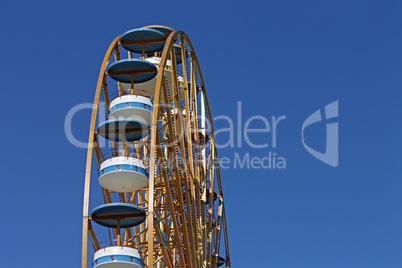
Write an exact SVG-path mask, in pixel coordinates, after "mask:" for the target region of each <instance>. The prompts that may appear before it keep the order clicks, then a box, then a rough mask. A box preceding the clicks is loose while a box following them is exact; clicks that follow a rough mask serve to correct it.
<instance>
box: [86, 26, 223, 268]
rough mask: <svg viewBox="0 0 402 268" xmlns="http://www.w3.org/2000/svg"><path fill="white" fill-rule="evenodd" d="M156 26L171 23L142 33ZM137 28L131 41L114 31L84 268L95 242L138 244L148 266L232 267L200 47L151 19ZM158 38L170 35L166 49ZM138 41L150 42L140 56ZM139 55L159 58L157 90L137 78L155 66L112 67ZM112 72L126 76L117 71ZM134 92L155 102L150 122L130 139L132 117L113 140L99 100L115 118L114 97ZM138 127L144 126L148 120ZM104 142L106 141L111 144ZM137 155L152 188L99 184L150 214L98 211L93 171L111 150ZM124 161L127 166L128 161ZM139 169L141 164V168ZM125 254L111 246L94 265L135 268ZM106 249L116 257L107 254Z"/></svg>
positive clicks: (98, 96) (93, 146)
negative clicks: (151, 23)
mask: <svg viewBox="0 0 402 268" xmlns="http://www.w3.org/2000/svg"><path fill="white" fill-rule="evenodd" d="M152 31H153V32H155V31H159V32H162V33H163V34H164V36H165V38H161V39H154V40H150V38H148V37H147V36H146V37H143V38H142V37H141V36H142V35H146V34H147V33H149V35H151V34H154V33H153V32H152ZM133 33H134V34H135V36H140V38H137V39H135V38H131V39H130V38H128V39H129V40H128V41H127V40H126V41H124V40H123V39H122V36H119V37H117V38H115V39H114V40H113V42H112V43H111V44H110V46H109V48H108V50H107V52H106V54H105V57H104V59H103V62H102V65H101V68H100V73H99V78H98V82H97V87H96V92H95V99H94V103H93V110H92V116H91V121H90V126H89V143H88V151H87V160H86V161H87V162H86V172H85V187H84V204H83V234H82V267H83V268H84V267H87V266H88V253H89V252H91V251H92V249H91V246H88V245H92V247H93V250H94V252H104V250H105V248H108V247H120V248H122V249H126V248H133V249H136V250H138V255H139V257H138V258H139V259H140V261H138V263H139V264H137V265H139V266H132V267H141V262H142V267H171V268H172V267H183V268H184V267H194V268H195V267H218V266H223V265H225V267H230V254H229V244H228V234H227V223H226V217H225V208H224V195H223V189H222V183H221V177H220V172H219V165H218V155H217V150H216V147H215V138H214V130H213V126H212V117H211V113H210V109H209V105H208V99H207V95H206V91H205V85H204V81H203V78H202V74H201V69H200V66H199V63H198V60H197V56H196V54H195V51H194V48H193V46H192V44H191V42H190V40H189V38H188V37H187V36H186V34H185V33H184V32H182V31H175V30H173V29H171V28H169V27H166V26H156V25H154V26H147V27H143V28H140V29H136V30H135V31H133ZM134 34H133V36H134ZM141 34H142V35H141ZM158 34H159V33H158ZM124 36H125V35H123V38H124ZM130 36H131V35H130ZM130 36H129V37H130ZM157 43H159V44H162V48H160V49H159V50H158V49H156V51H153V50H152V49H150V47H152V45H155V44H157ZM133 46H140V47H141V48H142V51H140V53H137V54H138V55H136V53H135V52H133V51H130V48H132V47H133ZM127 47H128V49H126V48H127ZM154 50H155V49H154ZM137 58H138V59H139V60H138V61H148V62H152V63H154V64H155V66H156V67H157V72H156V74H155V78H154V79H153V83H154V84H152V85H151V86H152V87H153V90H152V91H151V92H150V91H149V90H148V91H146V92H145V91H141V90H142V89H141V87H142V86H143V85H145V83H136V79H137V78H138V77H140V75H143V76H144V75H146V74H147V73H149V72H151V71H149V70H148V71H147V70H145V69H143V68H142V69H141V68H139V69H138V70H137V69H134V68H132V69H124V68H123V69H119V70H117V71H115V72H114V73H113V74H112V70H111V67H110V66H111V64H113V63H118V64H120V63H122V62H124V61H125V62H129V63H130V64H131V63H132V62H134V59H137ZM109 63H111V64H109ZM141 64H142V62H141ZM113 76H114V77H115V78H116V77H117V81H115V80H113V79H112V78H111V77H113ZM123 76H127V77H131V81H130V82H131V83H124V82H121V81H119V79H120V80H121V77H123ZM146 83H148V82H146ZM143 87H145V86H143ZM126 95H131V96H145V95H146V97H147V98H150V100H151V102H152V108H153V110H152V113H151V123H150V124H149V128H148V129H147V130H146V131H144V133H142V135H143V136H142V137H140V138H132V139H131V140H130V139H129V138H127V137H128V134H127V133H126V132H128V131H130V130H129V128H128V127H127V125H125V126H123V127H122V128H117V129H118V131H120V132H123V136H124V135H125V136H124V138H123V139H122V140H118V139H115V140H113V139H110V137H111V135H112V134H111V130H110V127H109V128H108V129H106V131H108V133H107V135H106V139H105V138H104V137H103V136H105V135H103V136H102V135H101V133H100V132H102V129H101V128H99V126H97V121H99V118H98V117H99V109H100V108H101V107H102V106H104V108H105V111H106V112H105V118H106V120H109V121H110V118H109V116H110V109H111V105H110V103H111V102H110V101H111V100H112V99H113V97H116V98H121V97H123V96H126ZM133 98H134V97H133ZM127 107H129V104H128V103H127ZM144 107H145V105H144ZM112 108H113V109H114V107H112ZM116 120H117V119H116ZM114 122H115V121H114ZM133 131H137V132H138V131H140V132H141V129H140V130H138V128H135V130H133ZM137 132H132V133H131V134H132V135H134V134H133V133H137ZM126 134H127V135H126ZM107 138H109V139H110V140H108V139H107ZM105 141H106V145H102V144H103V143H105ZM132 156H135V158H136V159H139V160H140V161H142V164H143V167H144V169H145V170H146V175H147V178H148V183H147V185H146V186H145V187H143V188H141V189H138V190H135V191H128V192H125V191H113V190H110V189H106V188H103V187H102V186H100V187H99V188H97V189H92V191H101V192H102V197H103V204H104V205H108V204H117V205H121V204H127V205H135V206H136V207H138V208H139V209H138V211H140V210H141V211H142V210H143V211H144V212H145V214H144V215H143V216H141V215H142V214H141V215H140V216H138V215H137V216H135V215H131V216H130V215H126V214H127V213H126V214H125V215H123V214H122V213H120V214H119V217H121V218H119V220H118V221H116V219H117V218H116V219H115V218H113V219H110V218H107V217H111V216H110V215H109V216H94V214H92V215H90V213H89V207H90V203H89V201H90V184H91V178H92V179H93V178H94V177H98V176H102V175H103V174H104V172H105V171H104V170H103V169H102V163H105V162H106V161H108V160H109V159H111V158H113V159H123V158H124V157H126V158H127V157H132ZM119 157H120V158H119ZM93 159H95V161H93ZM94 162H95V164H94ZM142 164H141V165H142ZM116 167H117V171H120V165H117V166H116ZM141 167H142V166H141ZM101 170H102V172H101ZM133 172H134V173H135V172H137V173H138V167H136V169H135V170H134V171H133ZM134 173H133V174H134ZM137 173H135V174H137ZM113 174H119V173H113ZM144 174H145V173H144ZM114 176H115V175H114ZM116 176H117V175H116ZM92 188H95V187H92ZM96 217H97V218H96ZM102 217H103V218H102ZM116 217H117V216H116ZM125 217H126V218H130V217H131V219H134V218H135V217H137V218H140V220H141V217H144V219H143V221H142V222H141V223H139V224H137V223H136V224H137V225H135V226H132V227H127V226H126V227H122V221H121V220H120V219H125ZM102 220H103V221H105V220H107V221H108V223H106V225H107V224H109V225H108V226H112V225H110V222H113V223H114V222H118V225H117V226H114V227H108V228H103V229H100V231H99V230H96V228H95V225H97V224H94V222H97V223H99V222H102ZM137 220H138V219H137ZM106 225H105V226H106ZM101 232H104V234H100V233H101ZM105 234H106V235H105ZM100 237H108V239H107V240H108V241H107V242H106V244H103V243H101V242H100ZM88 238H89V239H90V241H89V240H88ZM102 250H103V251H102ZM102 256H103V255H102ZM116 256H117V255H116ZM116 256H115V255H107V256H106V255H105V256H103V257H102V258H99V259H96V260H93V263H92V266H93V267H105V268H106V267H131V266H130V264H129V262H130V261H131V262H132V263H133V258H129V259H128V260H127V262H126V261H124V260H123V259H122V260H120V259H119V258H117V257H116ZM106 257H107V258H109V259H108V260H107V261H105V260H106ZM129 260H130V261H129ZM108 263H111V264H108ZM108 265H112V266H108ZM120 265H121V266H120ZM124 265H128V266H124Z"/></svg>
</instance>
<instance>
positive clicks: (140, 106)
mask: <svg viewBox="0 0 402 268" xmlns="http://www.w3.org/2000/svg"><path fill="white" fill-rule="evenodd" d="M152 107H153V105H152V101H151V99H150V98H147V97H144V96H139V95H123V96H120V97H117V98H116V99H114V100H113V101H112V102H111V103H110V108H109V118H114V117H123V118H134V119H138V120H140V121H143V122H146V123H147V124H148V125H151V122H152Z"/></svg>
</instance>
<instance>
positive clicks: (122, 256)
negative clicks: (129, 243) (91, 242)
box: [92, 246, 144, 268]
mask: <svg viewBox="0 0 402 268" xmlns="http://www.w3.org/2000/svg"><path fill="white" fill-rule="evenodd" d="M92 267H93V268H143V267H144V263H143V262H142V260H141V258H140V254H139V253H138V250H136V249H135V248H130V247H124V246H114V247H107V248H102V249H100V250H98V251H96V252H95V254H94V258H93V261H92Z"/></svg>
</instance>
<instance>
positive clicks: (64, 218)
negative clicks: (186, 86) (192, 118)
mask: <svg viewBox="0 0 402 268" xmlns="http://www.w3.org/2000/svg"><path fill="white" fill-rule="evenodd" d="M401 10H402V3H401V2H399V1H353V0H352V1H343V0H341V1H254V2H252V1H238V2H233V1H198V2H190V1H187V2H186V1H151V2H150V1H148V2H145V1H144V2H143V3H142V4H140V3H139V2H133V1H119V2H118V3H112V2H110V1H93V2H90V1H75V0H72V1H65V2H55V1H14V2H12V1H8V2H7V3H3V4H2V8H1V10H0V29H1V38H2V40H1V43H0V49H1V51H2V56H1V58H2V61H1V63H2V64H1V65H0V79H1V81H2V83H1V92H2V93H3V95H2V98H1V103H2V108H3V109H2V110H3V112H4V116H3V120H4V121H5V124H3V127H2V129H3V131H1V132H0V137H1V138H2V141H3V143H2V156H1V168H2V171H3V172H2V174H1V179H0V187H1V189H2V193H1V195H0V202H1V203H2V204H3V205H2V217H1V219H2V220H1V221H0V227H1V229H2V231H3V233H2V244H3V246H2V250H1V253H0V256H2V257H3V258H2V259H3V260H2V266H5V267H6V266H7V267H13V268H20V267H26V265H31V266H33V267H43V268H47V267H54V266H55V265H56V266H57V267H59V268H64V267H66V268H67V267H79V266H80V257H81V215H82V214H81V213H82V198H83V197H82V194H83V179H84V166H85V156H86V151H85V150H84V149H79V148H77V147H74V146H73V145H71V144H70V143H69V141H68V140H67V138H66V136H65V133H64V126H63V125H64V118H65V116H66V114H67V113H68V111H69V110H70V109H71V108H72V107H74V106H75V105H77V104H80V103H90V102H92V100H93V95H94V91H95V86H96V81H97V76H98V72H99V67H100V64H101V61H102V58H103V55H104V53H105V51H106V49H107V47H108V45H109V43H110V42H111V41H112V40H113V38H114V37H116V36H117V35H120V34H122V33H124V32H125V31H127V30H129V29H132V28H137V27H141V26H145V25H149V24H162V25H168V26H170V27H172V28H175V29H181V30H184V31H185V32H186V33H187V34H188V36H189V37H190V39H191V41H192V43H193V45H194V47H195V50H196V52H197V55H198V58H199V61H200V64H201V69H202V72H203V75H204V80H205V83H206V86H207V93H208V98H209V102H210V107H211V111H212V114H213V116H218V115H225V116H228V117H230V118H233V120H237V107H238V102H241V105H242V117H243V123H242V124H243V125H242V124H240V125H238V124H237V123H235V127H236V128H237V127H240V128H242V127H243V126H244V122H245V121H246V120H247V118H250V117H252V116H255V115H259V116H264V117H266V118H271V117H272V116H276V117H279V116H281V115H284V116H286V119H285V120H283V121H282V122H280V123H279V125H278V129H277V146H276V148H272V147H271V146H270V147H269V148H264V149H255V148H252V147H250V146H247V144H245V143H244V139H243V144H242V146H241V147H239V146H235V147H234V148H222V149H220V151H219V155H220V157H227V158H228V159H232V160H233V159H234V158H235V156H236V155H238V156H241V157H243V156H245V155H247V154H249V155H250V157H260V158H261V157H266V156H267V155H268V154H269V152H271V153H276V155H277V156H281V157H283V158H284V159H285V160H286V169H284V170H278V169H262V168H260V169H257V168H250V169H247V168H243V169H240V168H236V169H235V168H230V169H222V171H221V172H222V177H223V186H224V194H225V204H226V210H227V211H226V213H227V217H228V225H229V226H228V228H229V236H230V249H231V257H232V265H233V267H254V266H259V267H273V268H304V267H306V268H307V267H308V268H348V267H353V268H355V267H358V268H359V267H364V268H371V267H372V268H378V267H387V268H391V267H401V265H402V255H401V252H402V213H401V211H402V205H401V204H402V181H401V175H400V174H401V165H400V163H401V159H402V155H401V140H400V137H401V134H402V133H401V132H402V131H401V130H402V129H401V127H400V124H399V119H400V114H401V95H402V94H401V88H402V87H401V86H402V76H401V74H402V49H401V47H402V28H401V25H402V17H401V16H400V13H401ZM334 101H338V102H339V118H338V119H337V122H338V123H339V166H338V167H336V168H333V167H331V166H329V165H327V164H325V163H323V162H320V161H319V160H317V159H316V158H314V157H313V156H312V155H310V154H309V153H308V152H307V151H306V150H305V148H304V147H303V144H302V141H301V129H302V124H303V122H304V120H306V118H307V117H308V116H309V115H310V114H312V113H313V112H315V111H316V110H318V109H322V108H324V106H325V105H327V104H329V103H332V102H334ZM89 117H90V113H89V110H84V111H82V112H79V113H77V114H76V116H75V117H74V121H73V133H74V135H75V136H76V137H77V139H79V140H82V141H85V140H86V139H87V132H88V125H89ZM335 121H336V120H335ZM235 122H237V121H235ZM260 123H261V122H260ZM225 127H227V124H225V122H224V121H222V120H220V121H219V120H217V121H216V122H215V128H216V129H220V128H225ZM255 127H261V125H259V126H258V122H256V125H255ZM306 131H307V130H306ZM305 135H306V143H308V144H309V146H311V147H313V148H316V149H317V150H320V151H324V150H325V123H324V122H323V123H319V124H316V125H314V126H312V127H311V128H310V129H309V130H308V131H307V132H306V133H305ZM250 137H252V139H253V141H254V142H255V143H261V144H262V143H266V142H268V143H269V142H270V141H271V138H272V137H271V135H270V133H254V134H250ZM226 138H227V137H225V135H224V134H222V135H221V136H217V139H218V141H219V142H221V143H224V142H225V139H226ZM235 138H236V139H237V138H238V136H237V134H235ZM28 262H29V264H27V263H28Z"/></svg>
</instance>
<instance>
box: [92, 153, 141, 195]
mask: <svg viewBox="0 0 402 268" xmlns="http://www.w3.org/2000/svg"><path fill="white" fill-rule="evenodd" d="M99 184H100V185H101V186H102V187H103V188H105V189H107V190H109V191H113V192H121V193H124V192H133V191H137V190H140V189H142V188H144V187H146V186H147V185H148V173H147V171H146V169H145V166H144V164H143V162H142V160H140V159H137V158H134V157H125V156H117V157H113V158H110V159H107V160H105V161H104V162H102V164H101V166H100V169H99Z"/></svg>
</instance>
